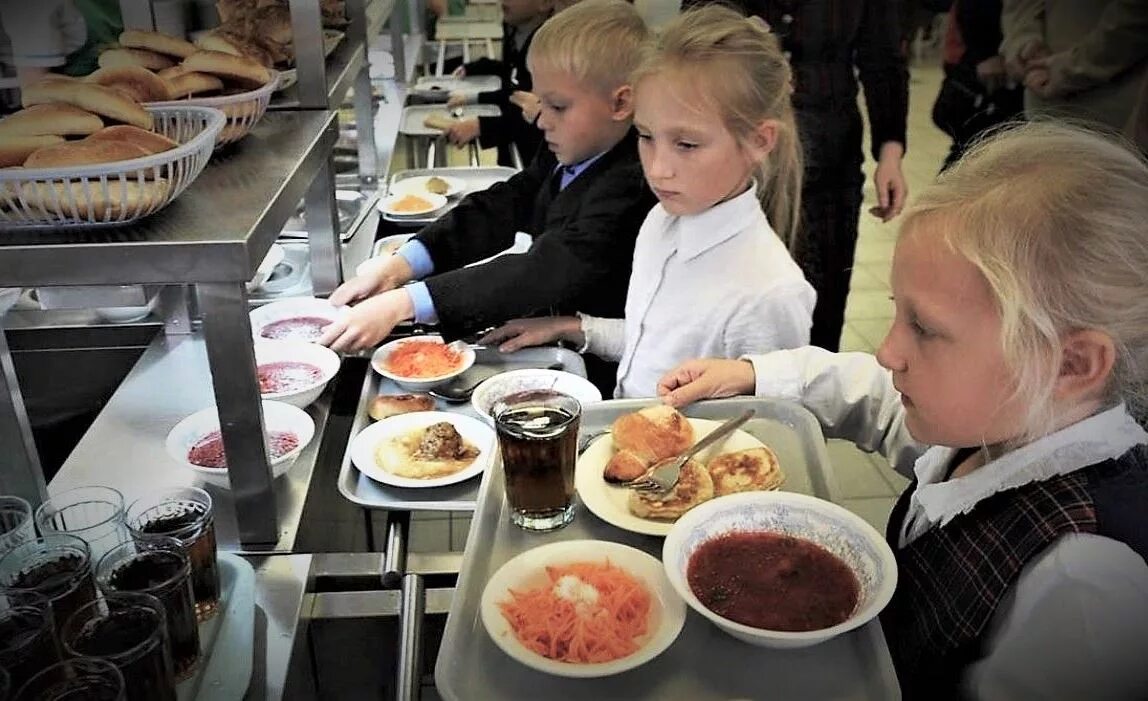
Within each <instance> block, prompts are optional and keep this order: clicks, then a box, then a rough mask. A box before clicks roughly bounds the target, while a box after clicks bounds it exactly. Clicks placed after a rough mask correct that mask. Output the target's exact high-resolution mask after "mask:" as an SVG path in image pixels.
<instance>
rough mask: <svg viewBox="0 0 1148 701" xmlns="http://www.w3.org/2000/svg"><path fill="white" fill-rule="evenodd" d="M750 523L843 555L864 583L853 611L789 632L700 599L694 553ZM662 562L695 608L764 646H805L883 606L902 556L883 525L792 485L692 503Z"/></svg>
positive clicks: (726, 628) (894, 584) (845, 628)
mask: <svg viewBox="0 0 1148 701" xmlns="http://www.w3.org/2000/svg"><path fill="white" fill-rule="evenodd" d="M747 531H749V532H772V533H784V534H786V535H790V536H794V537H798V538H804V539H806V540H809V541H812V542H814V543H816V544H817V545H820V546H821V547H823V548H825V549H826V550H828V551H829V552H831V553H833V554H834V555H836V556H837V557H839V558H841V559H842V560H843V561H844V562H845V564H847V565H848V566H849V568H850V569H851V570H853V574H855V575H856V576H857V581H858V583H860V585H861V591H860V595H859V597H858V601H857V606H856V608H855V609H854V610H853V615H852V616H850V617H849V618H847V619H846V620H844V621H842V622H841V623H838V624H837V625H835V626H831V627H829V628H822V629H820V630H811V631H806V632H788V631H776V630H765V629H762V628H754V627H753V626H747V625H743V624H741V623H737V622H734V621H731V620H729V619H728V618H725V617H723V616H719V615H718V614H716V613H714V612H713V611H711V610H709V609H708V608H706V607H705V606H704V605H702V603H701V602H700V601H699V600H698V598H697V597H696V596H694V593H693V591H692V590H691V589H690V587H689V584H688V582H687V581H686V569H687V567H688V566H689V562H690V557H691V556H692V555H693V553H694V551H696V550H697V549H698V547H699V546H700V545H702V543H705V542H706V541H708V540H711V539H713V538H716V537H718V536H720V535H723V534H726V533H731V532H747ZM662 562H663V564H664V565H665V568H666V575H667V576H668V577H669V579H670V583H671V584H673V586H674V589H675V590H677V592H678V594H680V595H681V597H682V598H683V599H685V601H686V603H687V604H689V605H690V607H691V608H693V609H694V610H695V611H697V612H698V613H700V614H701V615H703V616H705V617H706V618H708V619H710V620H711V621H713V622H714V623H715V624H716V625H717V627H718V628H721V629H722V630H723V631H725V632H726V633H729V634H730V635H732V636H733V637H735V638H738V639H739V640H743V641H745V642H747V643H750V644H752V645H760V646H763V647H774V648H796V647H807V646H809V645H816V644H817V643H821V642H825V641H826V640H829V639H830V638H833V637H836V636H838V635H840V634H842V633H845V632H847V631H850V630H853V629H854V628H858V627H860V626H862V625H865V624H866V623H868V622H869V621H870V620H872V619H873V618H874V617H875V616H876V615H877V614H879V613H880V612H881V609H883V608H885V606H886V604H888V603H889V599H891V598H892V597H893V590H894V589H896V587H897V561H896V559H895V558H894V557H893V550H892V549H891V548H890V547H889V544H888V543H887V542H886V541H885V538H884V537H882V536H881V534H880V533H878V532H877V531H876V530H875V529H874V528H873V527H872V526H870V525H869V524H868V523H866V522H865V520H864V519H862V518H861V517H860V516H857V515H855V514H853V513H852V512H850V511H848V510H846V509H845V508H843V507H840V506H837V505H836V504H833V503H831V502H828V501H825V500H823V499H818V498H816V497H811V496H807V495H805V494H795V493H793V492H742V493H738V494H730V495H727V496H724V497H718V498H716V499H713V500H711V501H707V502H704V503H702V504H700V505H699V506H695V507H694V508H693V509H690V510H689V511H687V512H686V513H685V515H683V516H682V517H681V518H679V519H678V521H677V523H675V524H674V525H673V528H671V529H670V533H669V535H667V536H666V542H665V543H664V544H663V546H662Z"/></svg>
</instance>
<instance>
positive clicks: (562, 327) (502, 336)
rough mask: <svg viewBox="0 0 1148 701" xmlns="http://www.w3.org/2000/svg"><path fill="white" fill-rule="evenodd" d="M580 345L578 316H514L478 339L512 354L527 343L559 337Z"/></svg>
mask: <svg viewBox="0 0 1148 701" xmlns="http://www.w3.org/2000/svg"><path fill="white" fill-rule="evenodd" d="M560 339H561V340H563V341H570V342H572V343H577V344H579V345H581V344H582V343H583V342H584V341H583V337H582V320H581V319H579V318H578V317H576V316H555V317H541V318H537V319H514V320H513V321H508V322H506V323H505V324H503V325H502V326H500V327H498V328H497V329H495V330H493V331H491V332H490V333H488V334H486V335H485V336H483V337H482V338H480V339H478V342H479V343H480V344H482V345H485V346H493V345H495V344H498V350H499V351H500V352H502V353H513V352H514V351H516V350H518V349H520V348H526V347H528V346H541V345H544V344H546V343H551V342H553V341H557V340H560Z"/></svg>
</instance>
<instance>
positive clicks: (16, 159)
mask: <svg viewBox="0 0 1148 701" xmlns="http://www.w3.org/2000/svg"><path fill="white" fill-rule="evenodd" d="M62 143H64V137H62V136H55V135H54V134H31V135H28V134H19V135H9V134H3V135H0V168H9V167H11V166H19V165H24V161H26V160H28V156H31V155H32V154H33V153H35V152H36V151H39V150H40V149H42V148H44V147H46V146H54V145H56V144H62Z"/></svg>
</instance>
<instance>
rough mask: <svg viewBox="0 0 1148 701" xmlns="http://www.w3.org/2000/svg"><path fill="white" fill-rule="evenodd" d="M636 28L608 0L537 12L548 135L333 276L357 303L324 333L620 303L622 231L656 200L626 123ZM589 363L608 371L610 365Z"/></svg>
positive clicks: (624, 272)
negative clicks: (435, 216) (430, 217)
mask: <svg viewBox="0 0 1148 701" xmlns="http://www.w3.org/2000/svg"><path fill="white" fill-rule="evenodd" d="M646 37H647V30H646V26H645V24H644V23H643V22H642V19H641V17H639V16H638V14H637V12H636V11H635V10H634V8H633V6H632V5H630V4H628V3H626V2H623V1H622V0H584V1H583V2H582V3H580V4H578V5H576V6H574V7H573V8H571V9H569V10H567V11H566V12H563V13H562V14H559V15H556V16H555V17H554V18H553V19H551V20H549V21H548V22H547V23H546V24H545V25H543V27H542V28H541V29H539V30H538V33H537V35H536V36H535V39H534V43H533V44H532V46H531V48H530V58H529V64H530V69H531V72H532V73H533V74H534V76H535V79H536V88H535V89H536V90H537V92H538V95H539V97H541V98H542V113H541V114H540V115H539V118H538V126H539V128H540V129H541V130H542V133H543V134H544V135H545V139H546V144H547V146H548V148H546V149H539V151H538V155H537V156H536V157H535V159H534V161H533V162H532V163H531V164H530V166H529V167H527V168H526V169H525V170H523V171H522V172H520V173H517V174H515V175H514V176H512V177H511V178H510V179H509V180H507V181H506V182H505V183H500V184H496V185H493V186H492V187H491V188H490V189H488V190H486V191H483V192H478V193H474V194H471V195H468V196H467V197H466V198H465V199H463V201H462V202H461V203H459V205H458V206H457V207H456V208H455V209H453V210H452V211H451V212H449V213H448V214H446V215H445V216H444V217H442V218H441V219H439V220H438V221H436V222H435V223H434V224H431V225H430V226H428V227H427V228H425V229H423V230H422V231H421V232H419V234H418V235H417V236H416V237H415V238H414V239H412V240H411V241H409V242H408V243H406V244H404V245H403V246H402V247H401V248H400V249H399V251H398V253H397V254H395V255H393V256H389V257H385V258H377V259H375V261H374V263H373V268H372V269H371V270H369V271H367V272H365V273H364V274H363V275H359V276H357V277H355V278H353V279H352V280H350V281H348V282H346V283H345V284H343V285H342V286H341V287H339V289H337V290H336V291H335V292H334V293H333V294H332V295H331V298H330V299H331V301H332V302H333V303H335V304H346V303H352V302H357V303H356V304H355V306H353V307H352V308H351V312H350V314H349V315H348V316H347V317H346V318H345V319H343V320H342V321H340V322H336V323H335V324H333V325H332V326H330V327H328V329H327V331H326V332H325V333H324V336H323V338H322V339H321V341H322V342H323V343H324V345H329V346H331V347H332V348H336V349H338V350H349V349H354V348H363V347H368V346H373V345H375V344H377V343H378V342H379V341H381V340H382V339H383V338H385V337H386V336H387V334H389V333H390V331H391V329H392V328H393V327H394V325H395V324H396V323H398V322H400V321H403V320H406V319H411V318H414V320H415V321H416V322H419V323H438V324H439V325H440V328H441V330H442V332H443V334H444V335H445V336H446V337H447V338H448V339H450V338H458V337H461V336H464V335H466V334H469V333H473V332H476V331H482V330H485V329H489V328H491V327H493V326H495V325H497V324H501V323H502V322H504V321H506V320H507V319H513V318H515V317H521V316H529V315H534V314H549V313H566V314H569V313H573V312H575V311H579V310H582V311H585V312H586V313H588V314H593V315H595V316H602V317H619V316H621V315H622V313H623V305H624V302H625V298H626V285H627V283H628V281H629V279H630V264H631V260H632V258H633V255H634V239H635V238H636V237H637V234H638V228H639V226H640V225H641V223H642V220H643V219H644V218H645V216H646V214H647V213H648V212H649V211H650V208H651V207H653V206H654V203H655V201H656V200H655V199H654V196H653V194H652V193H651V192H650V191H649V189H648V188H647V187H646V184H645V181H644V180H643V178H642V169H641V164H640V163H639V161H638V148H637V137H636V136H635V134H634V131H633V128H632V126H631V121H632V119H633V106H632V89H631V86H630V76H631V73H632V72H633V70H634V68H635V67H636V66H637V64H638V61H639V59H640V57H641V47H642V44H643V43H644V42H645V40H646ZM518 231H522V232H525V233H527V234H530V235H532V236H533V242H532V243H531V246H530V249H529V250H528V251H527V252H526V253H524V254H521V255H506V256H501V257H499V258H495V259H494V260H490V261H487V262H485V263H482V264H481V265H476V266H473V267H464V266H467V265H468V264H470V263H474V262H476V261H480V260H483V259H484V258H487V257H489V256H492V255H495V254H496V253H498V252H500V251H503V250H505V249H506V248H508V247H509V246H510V245H511V244H512V243H513V242H514V235H515V232H518ZM412 281H416V282H413V284H410V285H407V283H411V282H412ZM403 285H406V286H405V287H403ZM600 377H601V378H602V380H603V381H604V382H607V383H609V384H610V385H612V383H613V377H614V368H603V369H602V370H601V374H600Z"/></svg>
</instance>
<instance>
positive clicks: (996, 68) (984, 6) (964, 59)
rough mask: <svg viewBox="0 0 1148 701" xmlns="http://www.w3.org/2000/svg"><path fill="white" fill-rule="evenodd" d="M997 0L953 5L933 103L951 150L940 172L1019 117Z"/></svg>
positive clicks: (1018, 91) (1020, 100) (1020, 101)
mask: <svg viewBox="0 0 1148 701" xmlns="http://www.w3.org/2000/svg"><path fill="white" fill-rule="evenodd" d="M1000 42H1001V2H1000V0H956V1H955V2H954V3H953V5H952V7H951V8H950V9H949V26H948V31H947V32H946V35H945V44H944V68H945V80H944V82H943V83H941V90H940V92H938V93H937V101H936V102H935V103H934V104H933V123H934V124H936V125H937V127H939V128H940V130H941V131H943V132H945V133H946V134H948V135H949V137H950V138H952V140H953V145H952V147H951V148H950V149H949V155H948V156H947V157H946V158H945V162H944V165H942V166H941V169H942V170H944V169H945V168H948V167H949V166H951V165H952V164H953V163H955V162H956V161H957V159H958V158H960V157H961V154H963V153H964V152H965V151H966V150H968V148H969V146H971V145H972V143H973V141H975V140H976V139H977V138H978V137H979V136H981V135H982V134H984V133H985V132H986V131H988V130H989V129H992V128H993V127H995V126H997V125H999V124H1004V123H1005V122H1008V121H1011V120H1013V119H1016V118H1017V117H1018V116H1020V115H1022V114H1023V113H1024V89H1023V88H1022V87H1021V86H1020V84H1019V83H1018V82H1017V81H1015V80H1013V79H1012V78H1010V77H1009V76H1008V74H1007V73H1006V71H1005V63H1004V57H1003V56H1001V55H1000V54H999V53H998V47H999V46H1000Z"/></svg>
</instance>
